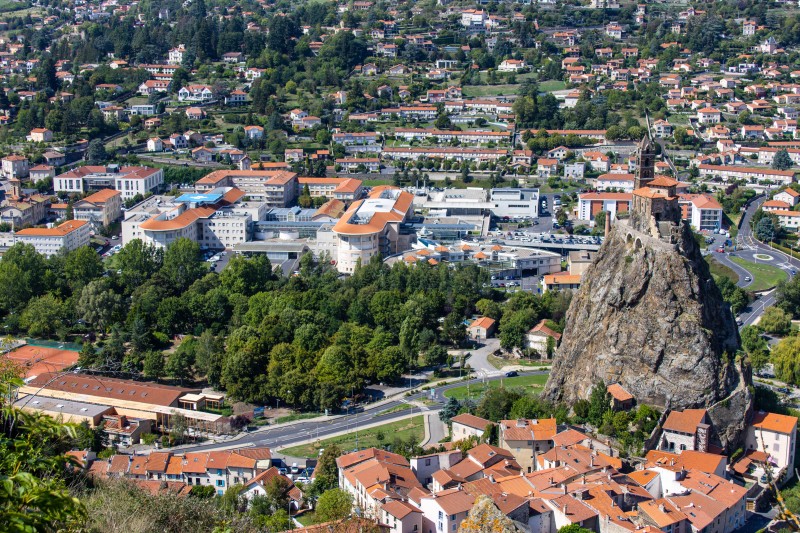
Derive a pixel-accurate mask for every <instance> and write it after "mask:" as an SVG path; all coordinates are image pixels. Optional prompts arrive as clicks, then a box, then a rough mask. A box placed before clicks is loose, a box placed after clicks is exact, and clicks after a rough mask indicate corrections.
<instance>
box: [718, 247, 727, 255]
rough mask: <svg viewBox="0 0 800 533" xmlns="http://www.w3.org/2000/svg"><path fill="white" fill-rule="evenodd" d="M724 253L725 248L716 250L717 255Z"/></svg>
mask: <svg viewBox="0 0 800 533" xmlns="http://www.w3.org/2000/svg"><path fill="white" fill-rule="evenodd" d="M724 252H725V248H723V247H721V246H720V247H719V248H717V253H720V254H721V253H724Z"/></svg>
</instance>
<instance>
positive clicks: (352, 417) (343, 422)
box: [175, 368, 546, 452]
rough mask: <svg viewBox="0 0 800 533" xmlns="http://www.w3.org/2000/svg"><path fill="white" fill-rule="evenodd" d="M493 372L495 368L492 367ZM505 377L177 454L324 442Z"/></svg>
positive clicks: (459, 383) (439, 389) (431, 407)
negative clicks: (462, 389)
mask: <svg viewBox="0 0 800 533" xmlns="http://www.w3.org/2000/svg"><path fill="white" fill-rule="evenodd" d="M493 370H495V369H494V368H493ZM495 371H496V370H495ZM545 373H546V372H543V371H535V372H520V375H532V374H545ZM504 377H505V376H504V375H495V376H491V377H486V378H482V377H478V378H476V379H472V380H470V381H457V382H455V383H451V384H449V385H444V386H442V387H436V388H435V389H433V393H431V391H430V390H428V391H423V392H418V393H416V394H412V395H411V396H407V397H405V398H403V399H402V400H395V401H391V402H387V403H384V404H382V405H380V406H378V407H366V408H365V409H364V410H363V411H360V412H357V413H353V414H349V415H344V416H336V417H331V418H330V419H329V420H322V421H308V422H300V423H297V424H291V425H285V426H278V427H275V428H271V427H267V428H264V429H259V430H257V431H255V432H253V433H248V434H245V435H243V436H242V437H240V438H238V439H235V440H233V439H232V440H229V441H226V442H221V443H211V444H198V445H194V446H182V447H181V448H180V449H179V450H175V451H180V452H186V451H191V452H197V451H209V450H216V449H220V448H232V447H243V448H247V447H253V446H267V447H269V448H272V449H276V448H282V447H286V446H292V445H294V444H299V443H301V442H304V441H307V440H308V439H317V438H319V439H323V438H326V437H328V436H330V435H333V434H334V433H338V432H340V431H348V432H356V431H357V429H358V427H359V426H364V425H365V424H378V423H383V424H386V423H389V422H392V421H394V420H396V419H399V418H403V417H405V416H408V415H409V414H410V411H409V410H408V409H404V410H401V411H395V412H392V413H387V412H386V411H389V410H391V409H393V408H396V407H398V406H400V405H403V404H407V403H410V402H414V401H422V400H425V399H427V400H429V401H430V400H432V401H433V402H434V403H432V404H430V405H428V407H427V409H428V410H429V411H438V410H439V409H440V408H441V406H442V405H444V403H445V401H446V398H445V397H444V391H446V390H449V389H453V388H456V387H462V386H464V385H466V384H467V383H471V384H477V383H480V382H482V381H495V380H499V379H503V378H504ZM414 409H415V410H418V408H417V407H414Z"/></svg>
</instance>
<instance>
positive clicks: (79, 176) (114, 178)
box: [53, 165, 164, 201]
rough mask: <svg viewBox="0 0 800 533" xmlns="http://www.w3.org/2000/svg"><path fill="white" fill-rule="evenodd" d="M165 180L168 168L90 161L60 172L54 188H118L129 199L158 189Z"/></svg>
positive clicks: (62, 190)
mask: <svg viewBox="0 0 800 533" xmlns="http://www.w3.org/2000/svg"><path fill="white" fill-rule="evenodd" d="M163 183H164V170H163V169H160V168H148V167H120V166H118V165H108V166H97V165H86V166H83V167H77V168H74V169H72V170H70V171H68V172H64V173H63V174H59V175H58V176H56V177H55V178H54V179H53V188H54V189H55V191H56V193H76V194H84V193H87V192H90V191H99V190H102V189H114V190H116V191H119V192H120V194H122V200H123V201H125V200H130V199H131V198H133V197H134V196H136V195H137V194H139V195H142V196H144V195H146V194H147V193H149V192H156V191H157V190H158V189H159V188H160V187H161V186H162V185H163Z"/></svg>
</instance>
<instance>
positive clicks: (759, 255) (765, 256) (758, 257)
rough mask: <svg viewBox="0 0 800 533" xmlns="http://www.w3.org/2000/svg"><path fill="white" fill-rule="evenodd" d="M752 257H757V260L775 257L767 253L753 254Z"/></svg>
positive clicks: (768, 259) (770, 259) (767, 259)
mask: <svg viewBox="0 0 800 533" xmlns="http://www.w3.org/2000/svg"><path fill="white" fill-rule="evenodd" d="M753 259H757V260H759V261H772V260H773V259H775V258H774V257H772V256H771V255H767V254H753Z"/></svg>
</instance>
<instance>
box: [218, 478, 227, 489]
mask: <svg viewBox="0 0 800 533" xmlns="http://www.w3.org/2000/svg"><path fill="white" fill-rule="evenodd" d="M224 486H225V480H224V479H218V480H217V487H224Z"/></svg>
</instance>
